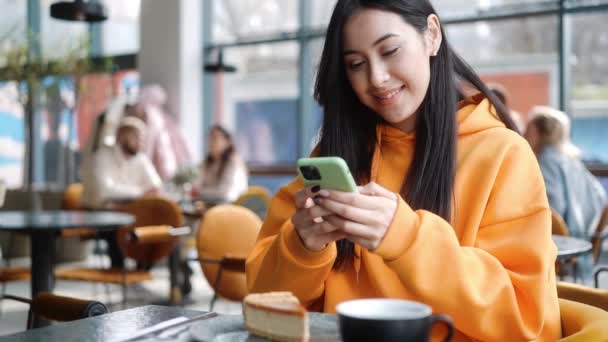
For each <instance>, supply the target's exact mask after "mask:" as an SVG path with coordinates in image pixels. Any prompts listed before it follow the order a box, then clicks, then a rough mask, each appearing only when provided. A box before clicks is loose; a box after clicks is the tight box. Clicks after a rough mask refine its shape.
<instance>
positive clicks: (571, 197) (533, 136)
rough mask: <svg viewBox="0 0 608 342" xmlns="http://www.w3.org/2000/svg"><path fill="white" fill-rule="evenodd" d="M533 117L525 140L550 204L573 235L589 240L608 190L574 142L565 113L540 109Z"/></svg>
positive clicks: (533, 112)
mask: <svg viewBox="0 0 608 342" xmlns="http://www.w3.org/2000/svg"><path fill="white" fill-rule="evenodd" d="M530 118H531V119H530V121H529V122H528V127H527V129H526V132H525V137H526V139H527V140H528V142H529V143H530V146H531V147H532V150H534V153H535V154H536V157H537V159H538V163H539V165H540V170H541V171H542V173H543V178H544V179H545V187H546V188H547V197H548V198H549V205H550V206H551V208H553V209H554V210H555V211H557V213H558V214H560V215H561V217H562V218H563V219H564V221H566V224H567V225H568V231H569V232H570V235H571V236H574V237H578V238H583V239H589V238H590V237H591V235H593V233H594V232H595V229H596V227H597V224H598V222H599V219H600V216H601V214H602V211H603V210H604V207H606V204H607V203H606V191H605V190H604V188H603V186H602V185H601V184H600V182H599V181H598V180H597V178H595V176H593V175H592V174H591V172H589V170H587V168H586V167H585V164H583V162H582V161H581V160H580V158H579V155H580V151H579V150H578V149H577V148H576V147H575V146H574V145H572V143H571V142H570V139H569V131H570V119H569V118H568V116H567V115H566V114H565V113H564V112H561V111H559V110H556V109H553V108H549V107H545V106H537V107H534V108H533V109H532V112H531V115H530Z"/></svg>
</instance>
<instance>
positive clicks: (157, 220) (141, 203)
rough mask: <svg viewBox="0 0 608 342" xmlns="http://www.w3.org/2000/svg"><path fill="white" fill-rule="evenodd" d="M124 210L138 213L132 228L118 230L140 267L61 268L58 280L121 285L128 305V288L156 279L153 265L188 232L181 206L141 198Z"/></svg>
mask: <svg viewBox="0 0 608 342" xmlns="http://www.w3.org/2000/svg"><path fill="white" fill-rule="evenodd" d="M122 211H124V212H127V213H129V214H132V215H133V216H135V223H134V224H133V225H132V226H131V227H127V228H123V229H120V230H118V231H117V232H116V234H117V239H118V244H119V246H120V248H121V250H122V252H123V254H124V255H125V256H126V257H128V258H131V259H133V260H135V261H136V262H137V264H138V269H136V270H129V269H127V268H126V267H125V268H106V269H100V268H87V267H83V268H71V269H63V270H58V271H57V272H56V276H57V278H58V279H65V280H76V281H88V282H99V283H110V284H120V285H121V286H122V296H123V300H122V304H123V306H125V305H126V301H127V287H128V286H130V285H133V284H137V283H141V282H144V281H146V280H150V279H152V275H151V273H150V272H149V268H150V267H151V266H152V265H154V264H155V263H156V262H158V261H159V260H161V259H163V258H165V257H167V256H168V255H169V254H170V253H171V251H172V250H173V248H174V244H175V243H176V241H177V236H179V235H185V234H188V233H189V232H190V230H189V229H188V230H187V232H186V231H185V230H184V229H183V228H182V227H181V226H182V225H183V219H182V215H181V212H180V209H179V207H178V206H177V204H176V203H175V202H173V201H170V200H168V199H164V198H157V197H154V198H141V199H138V200H135V201H133V202H131V203H128V204H126V205H125V206H124V207H123V208H122Z"/></svg>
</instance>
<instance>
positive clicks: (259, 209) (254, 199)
mask: <svg viewBox="0 0 608 342" xmlns="http://www.w3.org/2000/svg"><path fill="white" fill-rule="evenodd" d="M271 200H272V195H271V194H270V191H268V189H266V188H265V187H263V186H259V185H252V186H250V187H249V188H247V191H245V192H244V193H243V194H241V195H240V196H239V198H237V199H236V201H234V204H236V205H240V206H243V207H246V208H249V209H251V210H252V211H253V212H254V213H256V214H257V215H258V216H259V217H260V218H261V219H264V217H266V213H267V212H268V208H270V201H271Z"/></svg>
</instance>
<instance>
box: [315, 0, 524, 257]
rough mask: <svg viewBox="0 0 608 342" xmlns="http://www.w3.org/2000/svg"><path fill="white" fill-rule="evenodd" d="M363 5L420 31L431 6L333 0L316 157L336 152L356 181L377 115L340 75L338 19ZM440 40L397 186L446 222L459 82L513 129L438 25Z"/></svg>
mask: <svg viewBox="0 0 608 342" xmlns="http://www.w3.org/2000/svg"><path fill="white" fill-rule="evenodd" d="M361 9H378V10H384V11H389V12H393V13H396V14H398V15H400V16H401V17H402V18H403V20H404V21H405V22H407V23H408V24H410V25H412V26H413V27H414V28H415V29H416V30H417V31H418V32H419V33H423V32H425V31H426V30H427V18H428V16H429V15H431V14H435V15H436V12H435V9H434V8H433V6H432V5H431V4H430V2H429V1H427V0H408V1H405V0H338V3H337V4H336V7H335V8H334V11H333V14H332V16H331V20H330V22H329V26H328V28H327V34H326V38H325V45H324V47H323V54H322V56H321V61H320V63H319V68H318V71H317V79H316V84H315V99H316V100H317V101H318V102H319V104H320V105H321V106H322V107H323V111H324V117H323V127H322V130H321V139H320V141H319V145H318V151H319V155H320V156H340V157H342V158H343V159H344V160H345V161H346V162H347V164H348V166H349V167H350V169H351V171H352V173H353V175H354V176H355V178H356V180H357V182H359V183H363V182H367V181H369V180H370V170H371V163H372V157H373V153H374V149H375V146H376V144H377V141H376V125H377V124H378V123H380V122H382V118H380V117H379V116H378V115H377V114H376V113H374V112H373V111H372V110H371V109H369V108H368V107H366V106H365V105H363V104H362V103H361V102H360V101H359V99H358V98H357V96H356V94H355V93H354V91H353V89H352V88H351V85H350V83H349V81H348V78H347V75H346V67H345V65H344V60H343V55H342V34H343V28H344V24H345V23H346V22H347V21H348V19H349V18H350V17H351V16H352V15H354V14H355V13H356V12H357V11H359V10H361ZM441 34H442V36H443V41H442V43H441V46H440V48H439V51H438V52H437V56H434V57H431V61H430V69H431V78H430V83H429V88H428V90H427V93H426V96H425V98H424V100H423V102H422V104H421V106H420V109H419V111H418V116H417V119H416V128H415V134H416V147H415V151H414V160H413V163H412V166H411V167H410V170H409V172H408V174H407V175H404V178H405V182H404V186H403V188H402V189H401V195H402V196H403V197H404V199H405V200H406V201H407V202H408V204H409V205H410V206H411V207H412V208H413V209H425V210H429V211H431V212H433V213H435V214H437V215H439V216H441V217H443V218H444V219H445V220H447V221H448V222H450V221H451V219H452V204H453V203H452V196H453V188H454V176H455V164H456V110H457V102H458V100H461V99H463V98H464V97H465V94H464V90H463V88H462V86H463V85H467V86H469V87H472V88H475V89H477V90H479V91H480V92H482V93H483V94H484V95H485V96H486V97H487V98H488V99H489V100H490V102H491V103H492V104H493V105H494V107H495V109H496V112H497V114H498V116H499V118H500V119H501V120H502V121H503V122H504V123H505V125H506V126H507V127H508V128H510V129H513V130H516V128H515V125H514V124H513V122H512V121H511V119H510V117H509V114H508V111H507V109H506V108H505V107H504V105H503V104H502V103H501V102H500V101H499V100H498V99H497V98H496V96H495V95H494V94H493V93H492V92H490V91H489V89H488V88H487V87H486V86H485V85H484V83H483V82H482V81H481V79H480V78H479V76H477V74H476V73H475V72H474V71H473V69H472V68H471V67H470V66H468V65H467V64H466V62H464V60H462V59H461V58H460V57H459V56H458V55H457V54H456V53H455V52H454V51H453V50H452V48H451V47H450V45H449V44H448V41H447V37H446V35H445V31H444V30H443V27H442V28H441ZM337 245H338V257H337V259H336V261H335V263H334V268H336V269H343V268H344V266H346V265H349V264H350V263H351V262H352V258H353V255H354V245H353V243H352V242H350V241H348V240H341V241H338V242H337Z"/></svg>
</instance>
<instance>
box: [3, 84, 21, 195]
mask: <svg viewBox="0 0 608 342" xmlns="http://www.w3.org/2000/svg"><path fill="white" fill-rule="evenodd" d="M18 86H19V84H18V82H15V81H2V82H0V179H2V180H4V182H6V185H7V187H9V188H18V187H20V186H21V185H22V182H23V165H24V162H23V161H24V151H25V139H24V135H25V132H24V117H23V106H22V105H21V103H20V102H19V92H18V89H17V88H18Z"/></svg>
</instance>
